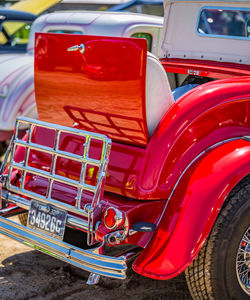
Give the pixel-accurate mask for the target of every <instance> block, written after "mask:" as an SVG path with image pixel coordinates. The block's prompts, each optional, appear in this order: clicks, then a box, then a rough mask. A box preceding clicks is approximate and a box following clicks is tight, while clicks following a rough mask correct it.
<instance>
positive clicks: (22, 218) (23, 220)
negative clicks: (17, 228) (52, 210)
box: [18, 212, 28, 226]
mask: <svg viewBox="0 0 250 300" xmlns="http://www.w3.org/2000/svg"><path fill="white" fill-rule="evenodd" d="M18 218H19V221H20V223H21V224H22V225H23V226H26V225H27V221H28V213H27V212H25V213H22V214H19V215H18Z"/></svg>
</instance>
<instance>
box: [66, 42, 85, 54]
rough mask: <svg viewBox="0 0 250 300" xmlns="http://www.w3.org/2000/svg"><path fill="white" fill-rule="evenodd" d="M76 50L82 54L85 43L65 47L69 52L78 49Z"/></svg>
mask: <svg viewBox="0 0 250 300" xmlns="http://www.w3.org/2000/svg"><path fill="white" fill-rule="evenodd" d="M78 50H79V52H80V53H82V54H83V53H84V51H85V45H84V44H81V45H80V46H79V45H75V46H72V47H69V48H68V49H67V51H68V52H71V51H78Z"/></svg>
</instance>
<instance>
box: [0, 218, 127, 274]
mask: <svg viewBox="0 0 250 300" xmlns="http://www.w3.org/2000/svg"><path fill="white" fill-rule="evenodd" d="M0 233H2V234H4V235H6V236H8V237H10V238H12V239H14V240H16V241H18V242H20V243H22V244H24V245H27V246H29V247H31V248H34V249H36V250H39V251H41V252H44V253H46V254H48V255H51V256H53V257H56V258H58V259H60V260H62V261H65V262H67V263H70V264H72V265H74V266H76V267H79V268H81V269H83V270H85V271H88V272H91V273H95V274H98V275H102V276H106V277H111V278H116V279H125V278H126V270H127V265H126V260H127V257H129V256H130V255H131V253H128V254H127V255H124V256H120V257H111V256H106V255H101V254H98V252H99V250H100V249H101V248H102V246H101V247H99V248H95V249H91V250H83V249H80V248H77V247H75V246H72V245H70V244H67V243H65V242H63V241H59V240H57V239H54V238H52V237H49V236H47V235H45V234H42V233H39V232H37V231H35V230H33V229H30V228H27V227H25V226H23V225H20V224H17V223H15V222H13V221H11V220H8V219H6V218H4V217H1V216H0Z"/></svg>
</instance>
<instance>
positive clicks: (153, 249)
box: [133, 139, 250, 280]
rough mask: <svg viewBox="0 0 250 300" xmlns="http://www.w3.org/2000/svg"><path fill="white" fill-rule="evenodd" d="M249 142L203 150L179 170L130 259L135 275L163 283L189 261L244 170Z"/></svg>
mask: <svg viewBox="0 0 250 300" xmlns="http://www.w3.org/2000/svg"><path fill="white" fill-rule="evenodd" d="M249 158H250V142H249V140H248V139H245V140H244V139H237V140H233V141H232V140H231V141H228V142H226V143H224V144H220V145H218V146H217V147H215V148H213V149H210V150H208V151H204V152H203V155H200V156H199V158H198V159H197V160H195V161H193V163H192V164H191V165H190V166H189V168H187V169H186V171H184V174H183V176H182V178H181V179H180V180H179V182H178V183H177V185H176V187H175V188H174V191H173V192H172V195H171V196H170V198H169V202H168V204H167V206H166V208H165V211H164V212H163V214H162V218H161V221H160V222H159V224H158V229H157V231H156V232H155V233H154V235H153V237H152V239H151V241H150V242H149V243H148V245H147V247H146V248H145V249H144V250H143V251H142V253H141V255H140V256H139V257H138V258H137V259H136V260H135V262H134V264H133V269H134V271H136V272H137V273H139V274H141V275H144V276H147V277H151V278H154V279H162V280H165V279H169V278H171V277H174V276H176V275H178V274H180V273H181V272H182V271H184V270H185V268H186V267H187V266H188V265H189V264H190V263H191V262H192V260H193V259H194V258H195V256H196V255H197V254H198V252H199V251H200V249H201V247H202V246H203V244H204V242H205V241H206V238H207V236H208V235H209V233H210V231H211V229H212V226H213V224H214V222H215V220H216V217H217V215H218V213H219V211H220V209H221V206H222V204H223V202H224V201H225V199H226V198H227V196H228V194H229V193H230V191H231V190H232V189H233V187H234V186H235V185H236V184H237V183H238V182H239V181H240V180H241V179H242V178H244V177H245V176H246V175H247V174H249V171H250V159H249Z"/></svg>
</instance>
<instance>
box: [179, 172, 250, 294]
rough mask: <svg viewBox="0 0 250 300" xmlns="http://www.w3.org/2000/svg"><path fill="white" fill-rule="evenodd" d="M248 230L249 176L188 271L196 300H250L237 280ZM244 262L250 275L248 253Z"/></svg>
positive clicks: (249, 222) (249, 209)
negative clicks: (237, 266)
mask: <svg viewBox="0 0 250 300" xmlns="http://www.w3.org/2000/svg"><path fill="white" fill-rule="evenodd" d="M249 226H250V176H249V175H248V176H247V177H246V178H245V179H244V180H242V181H241V182H240V183H239V184H238V185H237V186H236V187H235V188H234V189H233V190H232V191H231V193H230V195H229V196H228V198H227V200H226V202H225V204H224V205H223V207H222V209H221V211H220V214H219V216H218V218H217V220H216V222H215V224H214V227H213V229H212V231H211V233H210V236H209V238H208V239H207V241H206V243H205V245H204V246H203V248H202V249H201V251H200V253H199V254H198V255H197V257H196V258H195V260H194V261H193V262H192V264H191V265H190V266H189V267H188V268H187V269H186V271H185V276H186V281H187V284H188V288H189V291H190V293H191V296H192V298H193V299H216V300H224V299H232V300H236V299H237V300H238V299H239V300H243V299H244V300H245V299H248V300H249V299H250V295H248V294H247V291H245V290H244V288H242V287H241V285H240V284H242V282H241V281H240V279H239V277H237V273H238V274H239V272H238V271H237V269H236V262H237V257H238V261H239V247H240V245H242V238H243V236H244V234H246V233H247V232H248V234H249V232H250V227H249ZM249 248H250V244H248V249H249ZM248 251H249V250H248ZM237 254H238V255H237ZM245 259H246V262H247V263H244V268H245V269H246V270H248V274H249V273H250V267H249V266H250V265H249V264H250V257H249V252H247V250H246V256H245ZM238 270H239V269H238ZM248 276H250V275H248Z"/></svg>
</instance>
